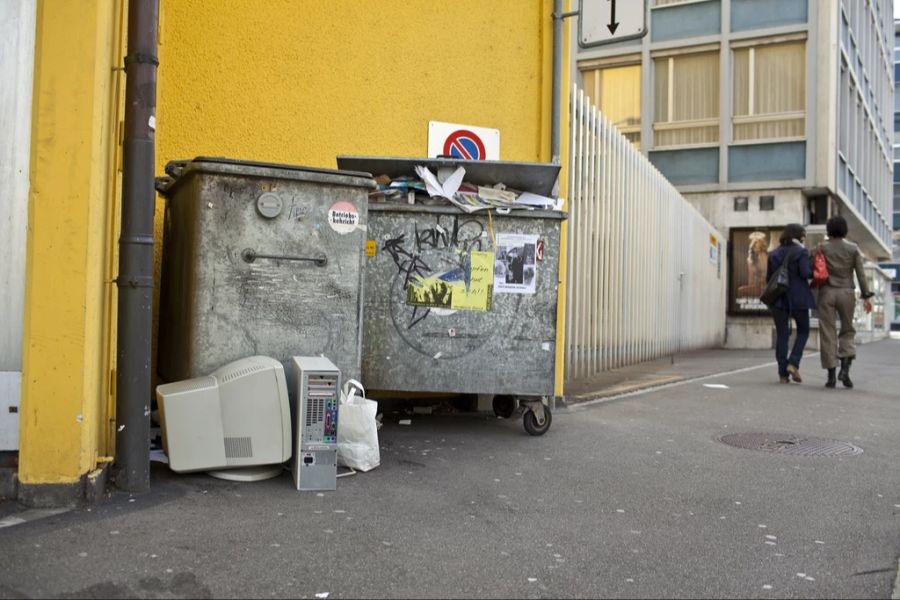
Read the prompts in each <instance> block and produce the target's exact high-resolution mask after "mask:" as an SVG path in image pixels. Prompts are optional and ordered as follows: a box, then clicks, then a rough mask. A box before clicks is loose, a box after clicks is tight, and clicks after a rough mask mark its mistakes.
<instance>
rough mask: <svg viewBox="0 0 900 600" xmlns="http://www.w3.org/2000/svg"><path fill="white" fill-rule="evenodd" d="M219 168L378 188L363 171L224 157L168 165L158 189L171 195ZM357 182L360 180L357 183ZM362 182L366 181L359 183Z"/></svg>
mask: <svg viewBox="0 0 900 600" xmlns="http://www.w3.org/2000/svg"><path fill="white" fill-rule="evenodd" d="M217 168H223V170H228V171H229V172H235V171H241V170H247V171H249V170H254V171H257V172H256V173H253V174H254V175H263V176H266V175H269V176H286V177H288V178H291V179H306V178H308V177H309V176H312V177H314V178H315V177H320V178H331V177H334V178H340V180H336V181H334V183H343V184H344V185H359V186H363V187H367V188H374V187H375V183H374V181H372V175H371V174H369V173H365V172H361V171H346V170H338V169H325V168H320V167H307V166H302V165H290V164H285V163H272V162H260V161H253V160H242V159H239V158H228V157H224V156H197V157H195V158H193V159H191V160H172V161H169V162H168V163H166V168H165V170H166V175H168V177H158V178H157V182H156V189H157V190H158V191H160V192H162V193H164V194H169V193H171V192H172V191H173V188H174V187H175V186H176V185H177V184H178V182H179V181H180V180H181V178H182V175H186V174H187V173H189V172H191V171H211V170H213V171H215V170H217ZM266 171H268V173H265V172H266ZM354 178H355V179H357V180H356V181H354ZM358 179H364V180H365V181H359V180H358Z"/></svg>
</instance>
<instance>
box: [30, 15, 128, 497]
mask: <svg viewBox="0 0 900 600" xmlns="http://www.w3.org/2000/svg"><path fill="white" fill-rule="evenodd" d="M120 7H121V3H120V2H119V1H118V0H116V1H110V0H79V1H78V2H71V1H69V0H42V1H40V2H38V12H37V22H36V42H35V72H34V104H33V116H32V119H33V120H32V144H31V148H32V151H31V174H30V175H31V191H30V196H29V214H28V242H27V254H26V263H27V264H26V269H27V276H26V289H25V316H24V335H23V340H24V344H23V373H22V406H21V415H20V416H21V432H20V448H19V479H20V480H21V481H22V482H23V483H68V482H74V481H77V480H78V479H79V478H80V476H81V475H83V474H85V473H87V472H89V471H90V470H92V469H93V468H94V467H95V466H96V464H97V461H98V459H99V458H100V456H101V455H102V454H104V453H105V452H106V423H107V420H108V414H107V406H108V399H107V395H108V393H109V388H108V384H107V382H108V369H109V365H108V355H109V352H108V350H109V336H110V331H109V329H108V314H109V309H110V302H111V299H112V297H111V294H110V287H111V282H110V279H111V274H110V270H109V266H110V264H111V253H112V251H113V244H112V239H113V232H114V229H115V228H114V225H113V223H112V216H111V215H113V214H115V213H114V208H113V207H114V202H113V191H114V188H115V185H114V184H115V168H114V165H113V164H112V157H113V156H114V145H113V140H114V139H115V123H116V119H115V102H116V100H115V91H116V88H117V86H116V82H117V80H118V77H119V75H118V74H117V73H116V72H114V71H113V70H112V67H113V66H114V64H115V62H114V61H115V56H116V50H117V48H118V47H119V45H120V40H119V38H118V34H119V27H120V22H119V18H120V16H121V15H120Z"/></svg>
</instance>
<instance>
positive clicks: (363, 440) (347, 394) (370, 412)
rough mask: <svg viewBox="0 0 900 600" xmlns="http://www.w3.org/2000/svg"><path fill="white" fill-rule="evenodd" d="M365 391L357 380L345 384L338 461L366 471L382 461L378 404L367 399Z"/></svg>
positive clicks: (338, 439)
mask: <svg viewBox="0 0 900 600" xmlns="http://www.w3.org/2000/svg"><path fill="white" fill-rule="evenodd" d="M357 392H358V395H357ZM365 394H366V391H365V390H364V389H363V386H362V384H361V383H360V382H358V381H356V380H355V379H350V380H348V381H347V382H346V383H344V386H343V387H342V388H341V399H340V407H339V408H338V431H337V459H338V464H339V465H342V466H345V467H350V468H351V469H356V470H357V471H363V472H365V471H371V470H372V469H374V468H375V467H377V466H378V465H379V464H381V453H380V452H379V447H378V423H377V422H376V420H375V414H376V413H377V412H378V403H377V402H375V401H374V400H368V399H366V397H365Z"/></svg>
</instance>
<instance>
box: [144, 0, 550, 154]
mask: <svg viewBox="0 0 900 600" xmlns="http://www.w3.org/2000/svg"><path fill="white" fill-rule="evenodd" d="M551 11H552V2H550V1H547V0H536V1H534V0H491V1H490V2H485V1H483V0H454V1H453V2H434V1H432V0H369V1H367V2H359V1H358V0H329V1H328V2H319V1H313V0H265V1H264V2H259V1H257V0H229V1H228V2H220V1H217V0H162V4H161V12H162V15H163V17H162V23H161V38H160V41H161V46H160V60H161V66H160V70H159V112H158V117H159V118H158V138H157V139H158V143H159V145H158V153H157V156H158V161H159V164H160V166H162V165H164V164H165V162H166V161H168V160H171V159H176V158H177V159H180V158H187V157H192V156H195V155H198V154H215V155H225V156H235V157H243V158H252V159H256V160H268V161H282V162H291V163H299V164H307V165H313V166H321V167H334V166H335V156H336V155H337V154H372V155H394V156H424V155H425V154H426V151H427V132H428V121H429V120H438V121H450V122H456V123H467V124H471V125H480V126H486V127H495V128H499V129H500V132H501V133H500V135H501V158H502V159H504V160H526V161H533V160H540V159H547V158H549V157H548V150H547V149H546V147H547V146H548V143H546V139H547V135H548V133H547V126H548V123H549V95H550V89H549V85H550V81H549V77H550V59H551V46H550V43H551V38H550V35H549V34H550V29H551V25H552V20H551V16H550V15H551Z"/></svg>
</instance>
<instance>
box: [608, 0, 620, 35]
mask: <svg viewBox="0 0 900 600" xmlns="http://www.w3.org/2000/svg"><path fill="white" fill-rule="evenodd" d="M609 1H610V2H611V3H612V7H611V8H610V11H609V25H607V26H606V28H607V29H609V33H610V35H616V29H618V28H619V22H618V21H616V0H609Z"/></svg>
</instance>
